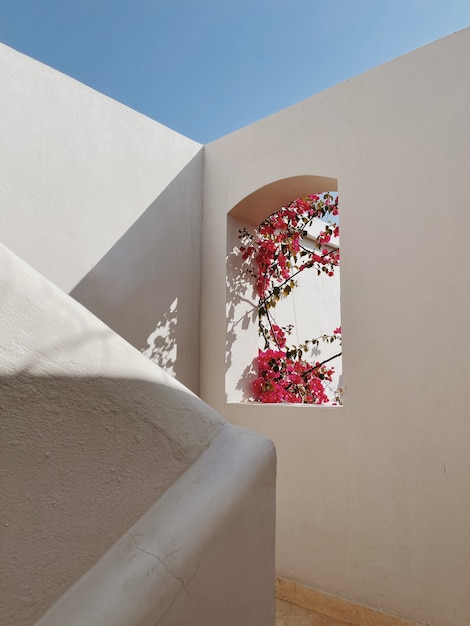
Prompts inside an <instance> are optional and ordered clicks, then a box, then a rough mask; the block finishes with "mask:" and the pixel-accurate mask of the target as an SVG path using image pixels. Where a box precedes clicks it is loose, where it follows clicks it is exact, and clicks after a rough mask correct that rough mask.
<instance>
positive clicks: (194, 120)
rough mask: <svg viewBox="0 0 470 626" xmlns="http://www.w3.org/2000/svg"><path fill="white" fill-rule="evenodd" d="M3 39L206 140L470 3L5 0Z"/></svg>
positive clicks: (444, 31)
mask: <svg viewBox="0 0 470 626" xmlns="http://www.w3.org/2000/svg"><path fill="white" fill-rule="evenodd" d="M0 9H1V10H0V41H2V42H3V43H5V44H7V45H9V46H11V47H13V48H15V49H16V50H19V51H20V52H23V53H25V54H28V55H29V56H32V57H34V58H36V59H38V60H40V61H42V62H44V63H46V64H48V65H50V66H52V67H54V68H56V69H58V70H60V71H62V72H64V73H66V74H69V75H70V76H73V77H74V78H76V79H78V80H80V81H81V82H83V83H85V84H87V85H89V86H90V87H93V88H94V89H97V90H98V91H100V92H102V93H104V94H106V95H108V96H110V97H112V98H115V99H116V100H119V101H120V102H123V103H124V104H126V105H128V106H130V107H132V108H133V109H136V110H137V111H140V112H141V113H144V114H145V115H148V116H149V117H152V118H153V119H156V120H158V121H159V122H161V123H163V124H165V125H166V126H169V127H170V128H173V129H174V130H176V131H178V132H180V133H182V134H184V135H186V136H188V137H190V138H192V139H195V140H196V141H200V142H201V143H208V142H209V141H212V140H213V139H217V138H218V137H221V136H222V135H225V134H227V133H229V132H231V131H233V130H236V129H237V128H240V127H242V126H245V125H246V124H250V123H251V122H254V121H256V120H258V119H260V118H262V117H265V116H267V115H270V114H271V113H274V112H276V111H278V110H280V109H282V108H284V107H286V106H289V105H291V104H294V103H295V102H298V101H300V100H303V99H304V98H307V97H308V96H311V95H313V94H314V93H317V92H318V91H322V90H323V89H325V88H327V87H330V86H332V85H335V84H337V83H339V82H341V81H343V80H346V79H347V78H350V77H352V76H354V75H356V74H359V73H361V72H364V71H366V70H368V69H370V68H372V67H375V66H377V65H380V64H381V63H384V62H385V61H388V60H390V59H392V58H394V57H396V56H399V55H401V54H404V53H406V52H409V51H411V50H413V49H415V48H417V47H419V46H422V45H424V44H426V43H429V42H431V41H434V40H435V39H439V38H440V37H444V36H446V35H448V34H450V33H452V32H455V31H457V30H460V29H462V28H465V27H467V26H470V1H469V0H73V1H72V0H0Z"/></svg>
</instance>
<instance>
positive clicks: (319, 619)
mask: <svg viewBox="0 0 470 626" xmlns="http://www.w3.org/2000/svg"><path fill="white" fill-rule="evenodd" d="M276 626H348V625H347V624H345V623H344V622H338V620H337V619H333V618H331V617H326V615H320V614H319V613H314V612H313V611H308V610H307V609H304V608H302V607H301V606H296V605H295V604H291V603H290V602H286V601H285V600H276Z"/></svg>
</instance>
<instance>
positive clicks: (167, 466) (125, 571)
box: [0, 247, 274, 626]
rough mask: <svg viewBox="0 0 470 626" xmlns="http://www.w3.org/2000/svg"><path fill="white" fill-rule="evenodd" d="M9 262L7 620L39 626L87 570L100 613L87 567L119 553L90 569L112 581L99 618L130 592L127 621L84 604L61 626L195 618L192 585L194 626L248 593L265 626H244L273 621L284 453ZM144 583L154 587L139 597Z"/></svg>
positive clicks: (2, 310)
mask: <svg viewBox="0 0 470 626" xmlns="http://www.w3.org/2000/svg"><path fill="white" fill-rule="evenodd" d="M0 267H1V283H0V284H1V293H2V299H1V304H0V335H1V341H0V396H1V403H0V404H1V413H2V415H1V423H2V436H1V446H2V450H1V451H0V457H1V459H2V466H3V468H2V469H3V473H4V477H5V488H4V493H3V497H2V500H3V501H2V512H1V513H2V525H1V527H0V534H1V537H0V542H1V545H2V561H3V564H4V572H3V575H2V578H1V583H0V587H1V589H0V596H1V597H2V601H3V604H2V605H1V609H0V622H1V623H2V624H4V625H5V626H18V625H21V626H28V625H31V624H34V623H35V622H36V621H37V620H38V619H39V618H41V616H42V615H43V614H44V613H45V611H47V610H48V609H49V607H51V605H53V604H54V603H55V602H56V601H58V600H59V598H60V597H61V596H62V595H63V594H64V592H66V590H67V589H68V588H69V587H70V586H71V585H73V584H74V583H76V582H77V581H79V580H80V579H81V578H82V577H83V576H84V575H85V579H84V580H85V583H83V584H82V583H77V584H78V585H79V587H78V588H79V590H80V593H81V594H82V595H81V596H80V598H81V601H80V606H81V607H82V608H83V610H92V608H93V603H92V601H91V596H89V592H90V587H87V584H88V583H87V582H86V581H89V580H92V581H94V582H93V584H92V587H93V589H98V581H97V580H96V579H94V578H93V574H86V572H88V571H89V570H90V568H92V567H93V566H94V565H95V564H96V563H97V562H98V561H99V560H100V558H101V557H102V556H103V555H104V554H105V553H106V552H107V551H108V550H109V549H110V548H111V546H113V544H115V546H114V547H113V548H112V549H111V551H110V552H108V554H107V555H106V557H104V559H103V561H101V562H100V563H101V565H100V564H99V565H96V567H97V568H98V570H92V571H98V572H99V573H100V574H99V585H101V589H102V593H101V594H100V595H99V601H98V604H99V605H100V607H99V608H100V609H104V610H106V606H107V602H111V603H113V598H114V597H115V596H114V594H118V589H119V584H123V585H124V586H125V587H126V589H129V588H130V600H129V604H130V606H131V607H134V608H131V609H130V612H128V613H127V614H126V615H127V617H126V618H123V619H127V621H121V622H118V621H117V620H116V619H115V618H114V617H113V618H109V619H108V617H109V616H108V617H106V615H105V614H102V615H105V616H104V617H103V616H101V617H96V618H95V617H90V618H89V619H88V618H84V619H82V618H81V617H80V615H79V614H78V615H77V612H76V611H72V613H71V614H70V615H69V614H68V613H66V614H64V613H63V612H62V613H60V615H61V622H60V623H62V624H73V623H76V624H79V623H81V624H85V623H86V624H90V625H91V624H105V623H114V624H118V623H122V624H124V623H125V624H129V625H130V624H137V623H138V624H144V623H155V620H157V618H158V619H160V618H162V619H163V615H164V614H165V612H166V611H168V615H170V612H169V607H170V605H172V606H173V609H172V610H174V611H176V612H177V613H171V615H173V616H174V615H176V614H177V615H178V618H177V621H175V619H176V618H174V617H173V618H172V619H173V621H172V622H171V623H174V624H176V623H181V624H183V623H188V622H186V621H185V619H186V618H183V615H185V614H186V612H187V611H189V614H191V612H192V610H193V609H192V606H191V603H192V600H191V594H189V595H188V594H187V593H186V592H187V590H188V589H192V590H194V591H195V592H196V589H197V590H199V591H197V593H196V596H197V597H198V599H199V600H198V601H200V602H202V603H203V604H204V602H205V604H204V606H205V608H204V611H203V613H201V615H204V619H205V622H203V621H200V622H197V621H193V620H192V619H191V623H195V624H196V623H201V624H202V623H206V624H209V623H214V624H215V623H217V622H216V621H213V622H211V621H210V620H209V619H208V616H209V615H212V613H213V612H214V611H216V608H215V607H219V608H220V607H221V606H222V605H223V606H225V607H232V608H231V609H230V611H231V614H235V612H236V611H235V608H234V607H235V605H236V603H237V602H241V603H244V602H245V599H248V600H247V601H248V604H250V598H251V599H253V592H252V591H250V589H251V588H252V587H253V589H257V590H258V592H259V593H261V598H262V599H261V608H260V609H258V610H259V611H262V612H264V615H267V616H268V617H267V618H266V619H265V620H264V621H263V620H258V621H257V622H255V621H253V622H250V621H249V620H248V619H247V620H246V621H245V623H246V624H249V623H253V624H255V623H257V624H258V623H259V624H264V623H265V624H269V623H271V622H270V621H269V619H270V616H272V607H273V597H272V593H271V592H272V586H273V575H274V574H273V569H274V565H273V536H274V530H273V520H274V453H273V449H272V444H270V443H269V442H268V441H267V440H265V439H263V438H261V437H259V436H257V435H254V434H249V433H246V432H245V431H243V430H242V429H238V428H235V429H233V428H232V427H229V426H227V425H225V424H224V423H223V422H222V420H221V419H220V418H219V416H218V415H217V414H216V413H215V412H214V411H213V410H212V409H210V408H209V407H208V406H207V405H205V404H204V403H203V402H202V401H200V400H199V399H198V398H197V397H196V396H195V395H194V394H193V393H191V392H190V391H188V390H187V389H186V388H185V387H183V386H182V385H181V384H179V383H178V382H176V381H175V380H174V379H172V378H171V377H169V376H168V375H167V374H165V373H164V372H163V371H162V370H160V369H159V368H158V367H157V366H155V365H154V364H152V363H151V362H150V361H148V359H147V358H146V357H144V356H143V355H141V354H139V353H138V352H137V351H136V350H135V349H134V348H132V347H131V346H130V345H129V344H127V343H126V342H125V341H124V340H123V339H122V338H120V337H119V336H117V335H116V334H115V333H114V332H112V331H111V330H110V329H109V328H107V327H106V326H105V325H104V324H103V323H101V322H100V321H99V320H97V319H96V318H95V317H94V316H93V315H92V314H90V313H89V312H88V311H87V310H86V309H84V308H83V307H82V306H81V305H79V304H78V303H76V302H75V301H73V300H72V299H71V298H70V297H69V296H67V295H65V294H64V293H63V292H62V291H60V289H58V288H57V287H55V286H54V285H52V284H51V283H50V282H49V281H47V280H46V279H44V278H43V277H42V276H41V275H40V274H38V273H37V272H36V271H34V270H33V269H32V268H30V267H29V266H28V265H27V264H25V263H24V262H23V261H21V260H20V259H18V258H17V257H16V256H15V255H14V254H13V253H11V252H10V251H9V250H8V249H6V248H4V247H2V248H1V249H0ZM201 455H202V456H201ZM195 464H196V465H195ZM197 468H199V470H198V469H197ZM224 470H225V473H224ZM172 494H173V495H172ZM224 494H225V496H224ZM155 507H156V508H155ZM146 511H148V513H147V514H146V515H144V514H145V512H146ZM143 515H144V517H143V518H142V516H143ZM139 520H140V521H139ZM134 524H136V526H134V528H133V530H131V531H130V534H129V529H130V528H131V527H132V526H133V525H134ZM178 528H179V529H181V532H180V531H178V532H176V529H178ZM201 529H202V531H203V532H202V531H201ZM170 531H172V532H173V534H171V532H170ZM200 531H201V532H200ZM116 542H117V543H116ZM172 550H174V553H173V555H171V551H172ZM152 554H154V555H155V554H157V555H158V556H157V557H155V556H152ZM252 555H253V556H252ZM121 557H122V558H121ZM137 557H138V558H137ZM142 559H143V560H142ZM160 559H161V561H160ZM252 559H253V563H252ZM103 563H104V569H103ZM109 564H111V565H109ZM108 566H109V567H108ZM251 566H253V572H254V573H255V574H256V577H257V578H259V582H258V583H257V584H256V585H253V580H252V574H251V573H250V567H251ZM146 567H147V569H146V570H145V572H144V569H145V568H146ZM142 568H144V569H142ZM152 568H153V570H152ZM147 571H148V572H149V574H148V576H149V580H147ZM152 572H153V573H152ZM171 572H173V573H174V575H173V574H172V575H171V576H170V573H171ZM144 574H145V576H144ZM90 576H91V578H90ZM113 576H114V578H113ZM152 577H153V578H152ZM142 578H145V582H146V585H144V586H143V587H141V586H140V585H138V586H137V587H138V588H134V587H133V582H132V581H135V580H142ZM123 581H124V582H123ZM152 581H153V583H152ZM211 581H212V582H211ZM209 583H210V584H209ZM153 584H154V585H155V586H154V587H153V586H152V585H153ZM212 584H213V585H214V589H213V591H214V592H215V593H216V595H217V597H218V604H215V605H214V604H212V600H211V598H212V596H211V595H210V594H209V589H208V588H207V587H208V586H209V587H211V586H212ZM237 585H238V587H237ZM185 587H186V589H184V588H185ZM84 589H85V594H84V593H83V590H84ZM181 589H184V591H183V592H181ZM87 590H88V591H87ZM74 597H76V596H74ZM126 597H127V598H129V596H126ZM237 598H238V599H237ZM89 600H90V601H89ZM257 601H259V599H258V600H257ZM173 602H174V604H172V603H173ZM137 605H138V608H135V607H136V606H137ZM58 606H60V607H61V608H60V610H61V611H63V610H64V606H65V607H69V606H70V604H67V603H65V604H64V602H62V603H61V602H59V604H58ZM139 607H140V608H139ZM211 607H214V608H211ZM198 610H202V609H198ZM227 610H228V609H227ZM139 611H144V613H145V615H153V616H154V617H152V619H153V622H152V621H151V620H150V621H148V622H147V621H142V619H144V618H143V617H142V615H141V613H139ZM230 611H229V612H230ZM247 611H248V612H249V610H248V609H247ZM196 613H197V611H196ZM52 615H54V613H52ZM90 615H91V614H90ZM258 615H259V614H258ZM137 616H138V617H137ZM155 616H156V617H155ZM44 619H45V620H46V618H44ZM47 619H49V617H48V618H47ZM51 619H52V618H51ZM149 619H150V617H149ZM211 619H212V618H211ZM263 619H264V618H263ZM73 620H75V621H73ZM139 620H140V621H139ZM42 623H44V624H45V623H58V622H53V621H52V622H48V621H47V620H46V621H43V622H42ZM157 623H158V622H157ZM161 623H162V624H163V623H167V622H164V621H162V622H161ZM224 623H226V624H231V623H233V624H235V622H234V621H230V620H227V621H225V622H224Z"/></svg>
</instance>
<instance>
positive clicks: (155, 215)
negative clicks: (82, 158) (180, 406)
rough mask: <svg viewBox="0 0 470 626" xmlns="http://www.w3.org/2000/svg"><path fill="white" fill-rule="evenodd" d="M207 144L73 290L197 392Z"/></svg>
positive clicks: (82, 300) (113, 325)
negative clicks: (203, 152)
mask: <svg viewBox="0 0 470 626" xmlns="http://www.w3.org/2000/svg"><path fill="white" fill-rule="evenodd" d="M202 159H203V154H202V150H201V151H200V152H199V153H198V154H197V155H196V156H195V157H194V158H193V159H192V160H191V161H190V162H189V163H188V164H187V165H186V166H185V168H184V169H183V170H182V171H181V172H180V173H179V174H178V175H177V176H176V177H175V178H174V179H173V181H172V182H171V183H170V184H169V185H168V187H167V188H166V189H165V190H164V191H163V192H162V193H161V194H160V195H159V196H158V198H156V199H155V200H154V202H152V204H151V205H150V206H149V207H148V209H147V210H146V211H145V212H144V213H143V214H142V215H141V217H140V218H139V219H138V220H137V221H136V222H135V223H134V224H133V225H132V226H131V228H129V230H128V231H127V232H126V233H125V234H124V235H123V236H122V237H121V238H120V239H119V241H117V242H116V244H115V245H114V246H113V247H112V248H111V249H110V250H109V252H108V253H107V254H106V255H105V256H104V257H103V258H102V259H101V260H100V261H99V262H98V263H97V264H96V266H95V267H94V268H93V269H92V270H91V271H90V272H89V273H88V274H87V275H86V276H85V277H84V278H83V279H82V280H81V281H80V283H79V284H78V285H77V286H76V287H75V288H74V289H73V290H72V291H71V293H70V295H71V296H72V297H73V298H74V299H75V300H77V301H78V302H80V303H81V304H83V305H84V306H85V307H86V308H87V309H88V310H90V311H91V312H92V313H94V314H95V315H96V316H97V317H99V318H100V319H101V320H102V321H103V322H105V324H107V325H108V326H109V327H110V328H112V329H113V330H114V331H116V332H117V333H118V334H119V335H121V337H123V338H124V339H126V340H127V341H128V342H129V343H130V344H132V345H133V346H134V347H135V348H137V349H138V350H140V351H142V352H144V354H146V355H147V356H148V357H149V358H151V359H152V360H153V361H155V362H156V363H157V364H158V365H160V366H161V367H162V368H163V369H165V370H166V371H168V372H169V373H170V374H172V375H174V376H175V377H176V378H177V379H178V380H180V381H181V382H182V383H183V384H184V385H186V386H187V387H189V388H190V389H191V390H193V391H195V392H196V393H197V392H198V390H199V349H200V348H199V322H200V298H201V289H200V280H201V278H200V277H201V271H200V270H201V232H202V230H201V229H202V163H203V161H202Z"/></svg>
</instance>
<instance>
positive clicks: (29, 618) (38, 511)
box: [0, 372, 220, 625]
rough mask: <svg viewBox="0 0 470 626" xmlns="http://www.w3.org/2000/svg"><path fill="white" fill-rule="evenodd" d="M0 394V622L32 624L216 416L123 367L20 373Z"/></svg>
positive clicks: (156, 492) (176, 471) (201, 440)
mask: <svg viewBox="0 0 470 626" xmlns="http://www.w3.org/2000/svg"><path fill="white" fill-rule="evenodd" d="M0 393H1V399H2V402H1V404H2V406H1V413H2V438H1V441H0V456H1V459H2V470H3V474H4V477H5V483H4V485H5V488H4V490H3V493H2V524H1V527H0V535H1V538H0V542H1V545H2V557H3V563H4V576H2V577H1V580H0V595H1V597H2V598H3V599H4V603H3V604H2V608H1V609H0V613H1V616H0V623H2V624H5V625H6V624H33V623H35V622H36V620H37V619H38V618H39V617H40V616H41V615H42V614H43V613H44V611H45V610H46V609H47V608H48V606H49V605H50V604H51V602H53V601H54V600H55V599H56V598H57V597H58V596H60V595H61V594H62V593H63V592H64V591H65V589H66V588H67V587H68V586H69V585H70V584H72V583H73V582H74V581H75V580H77V579H78V578H79V577H80V576H81V575H82V574H83V573H84V572H85V571H87V570H88V569H89V568H90V567H91V565H93V563H95V562H96V561H97V560H98V559H99V558H100V557H101V556H102V555H103V554H104V552H105V551H106V550H107V549H108V548H109V547H110V546H111V545H112V544H113V543H114V542H115V541H116V540H117V539H118V538H119V537H120V536H121V535H122V534H123V533H124V532H126V531H127V530H128V529H129V528H130V526H132V524H134V522H135V521H136V520H137V519H138V518H140V516H141V515H142V514H143V513H144V512H145V511H146V510H147V509H148V508H149V507H150V506H151V505H152V504H153V503H154V502H155V501H156V500H158V499H159V497H160V496H161V495H162V494H163V493H164V492H165V491H166V490H167V488H168V487H169V486H170V485H171V484H172V483H173V482H174V481H175V480H176V479H177V478H178V477H179V476H180V475H181V474H182V472H184V471H185V470H186V469H187V468H188V467H189V466H190V465H191V464H192V463H193V462H194V461H195V460H196V459H197V458H198V457H199V456H200V454H201V453H202V452H203V451H204V449H205V448H206V447H207V445H209V443H210V441H211V440H212V439H213V437H214V436H215V434H216V433H217V432H218V429H219V425H220V420H219V418H218V417H217V416H216V414H215V412H214V411H212V409H210V408H209V407H207V406H206V405H204V403H202V402H201V401H199V400H197V399H196V398H195V397H194V396H193V395H192V394H190V393H188V392H185V391H184V390H180V389H177V388H174V387H173V386H167V385H165V384H160V383H158V382H150V381H144V380H134V379H126V378H122V377H121V378H101V377H97V376H86V377H83V378H82V377H65V376H34V375H31V374H29V373H26V372H22V373H19V374H17V375H12V376H4V377H1V378H0ZM188 406H190V407H191V411H188ZM182 428H183V429H184V432H187V434H184V435H183V436H182V430H181V429H182Z"/></svg>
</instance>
